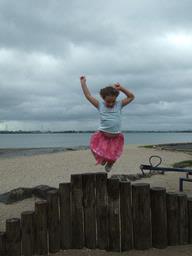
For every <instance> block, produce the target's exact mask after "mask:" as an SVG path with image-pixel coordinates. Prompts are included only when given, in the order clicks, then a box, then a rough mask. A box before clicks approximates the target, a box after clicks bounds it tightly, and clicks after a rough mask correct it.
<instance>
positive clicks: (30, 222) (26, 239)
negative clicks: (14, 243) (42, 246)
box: [21, 211, 35, 256]
mask: <svg viewBox="0 0 192 256" xmlns="http://www.w3.org/2000/svg"><path fill="white" fill-rule="evenodd" d="M34 231H35V230H34V212H33V211H25V212H22V213H21V232H22V239H21V244H22V255H24V256H32V255H34V252H35V248H34V246H35V244H34V238H35V237H34V236H35V232H34Z"/></svg>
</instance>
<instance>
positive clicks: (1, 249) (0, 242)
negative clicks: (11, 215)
mask: <svg viewBox="0 0 192 256" xmlns="http://www.w3.org/2000/svg"><path fill="white" fill-rule="evenodd" d="M0 255H1V256H6V255H7V252H6V235H5V232H0Z"/></svg>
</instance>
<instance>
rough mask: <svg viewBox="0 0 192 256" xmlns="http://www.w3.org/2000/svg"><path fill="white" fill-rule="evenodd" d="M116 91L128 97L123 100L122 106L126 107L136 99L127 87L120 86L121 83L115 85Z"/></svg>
mask: <svg viewBox="0 0 192 256" xmlns="http://www.w3.org/2000/svg"><path fill="white" fill-rule="evenodd" d="M114 87H115V89H117V90H118V91H121V92H123V93H124V94H125V95H126V96H127V97H126V98H124V99H122V106H123V107H124V106H126V105H127V104H129V103H130V102H131V101H132V100H134V99H135V96H134V94H133V93H132V92H130V91H129V90H128V89H126V88H125V87H123V86H122V85H120V84H119V83H116V84H115V85H114Z"/></svg>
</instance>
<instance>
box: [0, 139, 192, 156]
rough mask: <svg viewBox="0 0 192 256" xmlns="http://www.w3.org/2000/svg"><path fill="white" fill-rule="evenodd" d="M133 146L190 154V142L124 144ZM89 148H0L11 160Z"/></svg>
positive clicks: (0, 154) (191, 152) (191, 148)
mask: <svg viewBox="0 0 192 256" xmlns="http://www.w3.org/2000/svg"><path fill="white" fill-rule="evenodd" d="M131 145H135V146H138V147H143V148H151V149H157V150H169V151H178V152H183V153H189V154H192V142H179V143H166V144H165V143H162V144H147V145H146V144H126V145H125V147H126V146H131ZM87 149H89V146H74V147H40V148H0V159H1V158H12V157H22V156H34V155H41V154H53V153H60V152H68V151H78V150H87Z"/></svg>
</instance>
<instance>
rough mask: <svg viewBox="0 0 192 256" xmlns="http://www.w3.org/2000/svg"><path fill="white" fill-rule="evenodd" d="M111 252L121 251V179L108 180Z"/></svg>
mask: <svg viewBox="0 0 192 256" xmlns="http://www.w3.org/2000/svg"><path fill="white" fill-rule="evenodd" d="M107 191H108V214H109V215H108V223H109V226H108V227H109V244H108V250H109V251H117V252H120V251H121V244H120V197H119V179H108V180H107Z"/></svg>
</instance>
